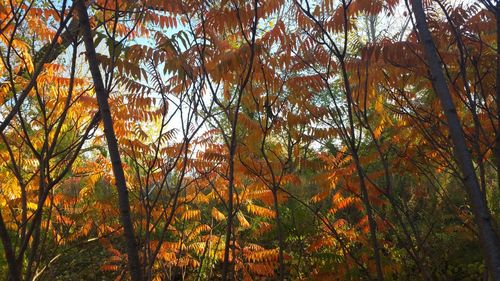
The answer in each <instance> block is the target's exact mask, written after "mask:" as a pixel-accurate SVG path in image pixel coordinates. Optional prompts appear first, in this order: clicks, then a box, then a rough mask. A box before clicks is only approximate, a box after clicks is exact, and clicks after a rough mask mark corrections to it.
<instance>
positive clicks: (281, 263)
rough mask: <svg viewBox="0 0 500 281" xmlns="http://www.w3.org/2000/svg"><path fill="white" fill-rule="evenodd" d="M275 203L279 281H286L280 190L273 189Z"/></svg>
mask: <svg viewBox="0 0 500 281" xmlns="http://www.w3.org/2000/svg"><path fill="white" fill-rule="evenodd" d="M272 192H273V201H274V211H275V212H276V220H275V221H276V230H277V235H278V247H279V252H278V264H279V276H278V280H281V281H283V280H285V277H286V276H285V275H286V270H285V255H284V253H283V250H284V248H285V241H284V240H283V229H282V228H281V217H280V210H279V204H278V188H276V187H273V190H272Z"/></svg>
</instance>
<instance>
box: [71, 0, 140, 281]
mask: <svg viewBox="0 0 500 281" xmlns="http://www.w3.org/2000/svg"><path fill="white" fill-rule="evenodd" d="M76 5H77V7H76V8H77V11H78V16H79V20H80V24H81V28H82V36H83V41H84V43H85V49H86V54H87V60H88V65H89V69H90V72H91V74H92V79H93V81H94V90H95V93H96V95H97V102H98V104H99V111H100V112H101V117H102V122H103V125H104V134H105V136H106V141H107V143H108V150H109V156H110V159H111V164H112V168H113V174H114V176H115V184H116V188H117V191H118V205H119V208H120V220H121V223H122V226H123V232H124V236H125V241H126V244H127V255H128V267H129V270H130V276H131V278H132V280H134V281H140V280H142V270H141V265H140V260H139V252H138V250H137V246H136V241H135V237H134V226H133V224H132V219H131V215H130V203H129V196H128V190H127V184H126V181H125V173H124V171H123V166H122V162H121V158H120V152H119V150H118V141H117V139H116V135H115V131H114V129H113V118H112V116H111V110H110V108H109V103H108V93H107V92H106V89H105V88H104V82H103V79H102V76H101V72H100V70H99V62H98V60H97V56H96V51H95V46H94V41H93V38H92V31H91V28H90V23H89V17H88V14H87V8H86V7H85V1H84V0H79V1H77V3H76Z"/></svg>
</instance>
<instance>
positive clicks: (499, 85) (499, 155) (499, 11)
mask: <svg viewBox="0 0 500 281" xmlns="http://www.w3.org/2000/svg"><path fill="white" fill-rule="evenodd" d="M495 17H496V23H497V58H496V67H497V71H496V86H495V94H496V106H497V116H496V117H497V128H496V134H495V150H494V151H495V164H496V168H497V185H498V190H499V191H500V1H498V2H497V5H496V9H495Z"/></svg>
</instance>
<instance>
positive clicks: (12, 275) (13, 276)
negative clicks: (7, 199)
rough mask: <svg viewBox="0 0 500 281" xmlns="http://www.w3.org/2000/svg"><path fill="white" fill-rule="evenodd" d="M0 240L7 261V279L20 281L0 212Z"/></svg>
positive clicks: (19, 274) (14, 256)
mask: <svg viewBox="0 0 500 281" xmlns="http://www.w3.org/2000/svg"><path fill="white" fill-rule="evenodd" d="M0 238H1V239H2V245H3V250H4V252H5V259H6V260H7V266H8V268H9V275H8V279H7V280H10V281H20V280H21V273H20V271H19V267H18V264H17V261H16V254H15V253H14V249H13V248H12V243H11V241H10V237H9V233H8V231H7V227H6V226H5V223H4V220H3V216H2V213H1V212H0Z"/></svg>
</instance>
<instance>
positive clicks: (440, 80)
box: [411, 0, 500, 280]
mask: <svg viewBox="0 0 500 281" xmlns="http://www.w3.org/2000/svg"><path fill="white" fill-rule="evenodd" d="M411 4H412V8H413V13H414V15H415V21H416V24H417V29H418V32H419V37H420V42H421V44H422V47H423V49H424V52H425V58H426V61H427V65H428V67H429V72H430V76H431V82H432V86H433V88H434V91H435V92H436V95H437V96H438V98H439V100H440V102H441V107H442V109H443V111H444V114H445V116H446V120H447V122H448V130H449V134H450V136H451V139H452V143H453V149H454V153H455V157H456V162H457V164H458V166H459V168H460V170H461V173H462V177H463V181H464V183H465V190H466V192H467V195H468V197H469V202H470V204H471V206H472V212H473V213H474V218H475V221H476V224H477V226H478V233H479V239H480V244H481V247H482V249H483V255H484V257H485V260H486V262H487V264H488V269H489V271H490V272H491V275H492V277H493V279H494V280H500V246H499V245H500V242H499V239H498V235H497V233H496V232H495V230H494V228H493V225H492V220H491V215H490V212H489V209H488V206H487V205H486V202H485V201H484V197H483V194H482V192H481V189H480V185H479V181H478V179H477V176H476V173H475V170H474V166H473V163H472V157H471V154H470V152H469V150H468V148H467V144H466V141H465V135H464V132H463V129H462V125H461V123H460V120H459V118H458V114H457V111H456V108H455V105H454V104H453V100H452V97H451V94H450V92H449V90H448V86H447V84H446V79H445V76H444V74H443V70H442V68H441V67H442V66H441V60H440V58H439V56H438V53H437V50H436V47H435V45H434V41H433V39H432V36H431V33H430V31H429V27H428V26H427V21H426V17H425V12H424V9H423V6H422V1H421V0H412V1H411Z"/></svg>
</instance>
